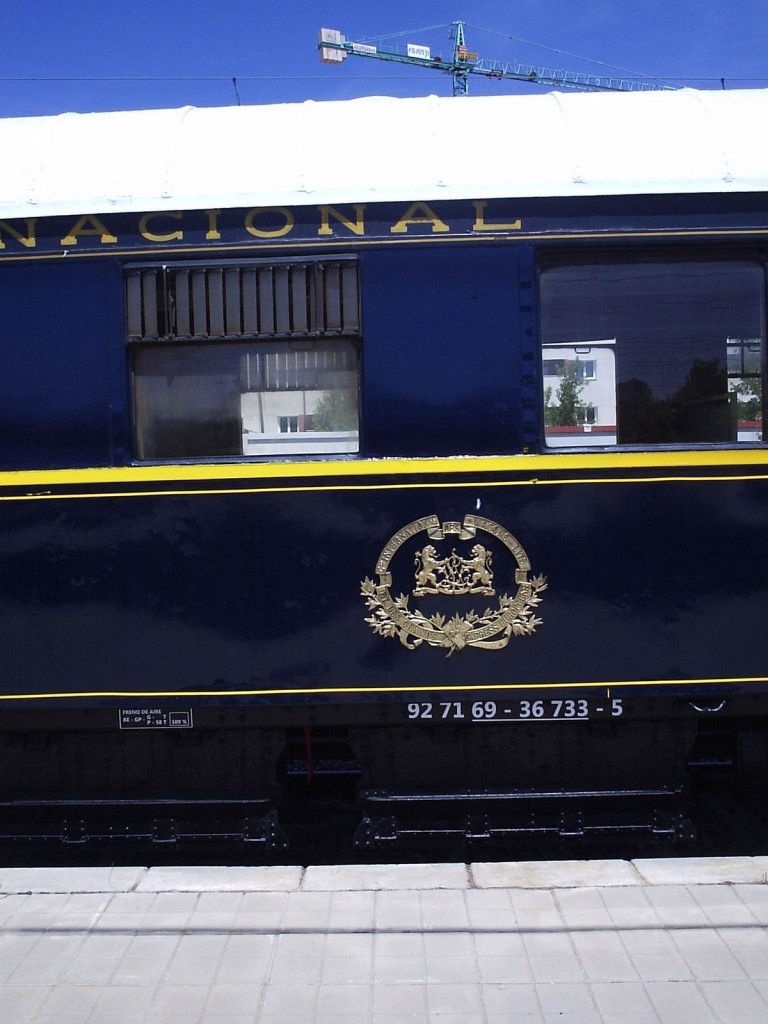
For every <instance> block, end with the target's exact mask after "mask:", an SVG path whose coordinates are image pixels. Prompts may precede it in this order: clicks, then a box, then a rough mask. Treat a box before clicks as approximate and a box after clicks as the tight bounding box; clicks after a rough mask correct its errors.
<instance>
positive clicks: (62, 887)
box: [0, 867, 147, 895]
mask: <svg viewBox="0 0 768 1024" xmlns="http://www.w3.org/2000/svg"><path fill="white" fill-rule="evenodd" d="M146 873H147V869H146V868H142V867H136V868H134V867H103V868H100V867H94V868H2V869H0V892H8V893H24V892H29V893H65V894H67V895H69V894H70V893H84V892H104V893H110V892H129V891H131V890H133V889H135V888H136V886H137V885H138V884H139V882H140V881H141V880H142V878H143V877H144V876H145V875H146Z"/></svg>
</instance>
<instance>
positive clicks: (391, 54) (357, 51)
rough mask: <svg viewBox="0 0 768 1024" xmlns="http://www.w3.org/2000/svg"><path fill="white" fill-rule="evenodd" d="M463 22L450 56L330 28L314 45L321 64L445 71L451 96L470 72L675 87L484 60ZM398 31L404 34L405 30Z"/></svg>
mask: <svg viewBox="0 0 768 1024" xmlns="http://www.w3.org/2000/svg"><path fill="white" fill-rule="evenodd" d="M464 26H465V22H463V21H452V22H451V26H450V27H451V29H452V31H451V38H452V39H453V41H454V42H453V55H452V56H451V57H450V59H444V58H443V57H441V56H433V55H432V52H431V49H430V47H428V46H422V45H420V44H416V43H408V44H407V45H406V49H405V53H402V52H401V51H400V50H398V49H397V48H396V47H393V46H382V45H381V44H379V45H373V44H371V43H368V42H354V41H352V40H349V39H347V38H346V37H345V36H343V35H342V34H341V32H339V31H338V30H337V29H333V28H321V29H320V38H319V42H318V44H317V46H318V49H319V50H320V59H321V61H323V63H324V64H341V63H342V61H345V60H346V59H347V57H350V56H354V57H373V58H375V59H376V60H388V61H394V62H395V63H397V64H410V65H411V67H419V68H432V69H433V70H435V71H446V72H448V74H450V75H452V76H453V95H454V96H466V95H467V93H468V92H469V76H470V75H484V76H485V77H486V78H512V79H514V80H515V81H518V82H530V83H534V84H536V85H555V86H562V87H564V88H568V89H585V90H587V91H592V92H598V91H599V92H650V91H657V90H661V89H675V88H676V86H674V85H666V84H657V83H656V82H652V81H645V80H642V79H633V78H602V77H600V76H598V75H584V74H580V73H579V72H575V71H564V70H561V69H557V68H542V67H536V66H534V65H532V64H518V63H517V62H511V63H505V62H503V61H498V60H486V59H485V58H483V57H480V55H479V54H477V53H472V52H471V51H470V50H468V49H467V46H466V43H465V41H464ZM445 27H446V26H444V25H433V26H432V28H445ZM418 31H420V32H427V31H430V29H419V30H418ZM402 34H403V35H405V33H402Z"/></svg>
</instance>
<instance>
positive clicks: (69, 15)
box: [0, 0, 768, 117]
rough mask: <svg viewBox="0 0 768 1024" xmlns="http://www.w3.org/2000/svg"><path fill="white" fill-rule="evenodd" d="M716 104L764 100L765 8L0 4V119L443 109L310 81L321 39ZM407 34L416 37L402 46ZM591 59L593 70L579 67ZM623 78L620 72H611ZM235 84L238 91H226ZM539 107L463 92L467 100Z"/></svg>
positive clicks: (476, 90) (347, 77)
mask: <svg viewBox="0 0 768 1024" xmlns="http://www.w3.org/2000/svg"><path fill="white" fill-rule="evenodd" d="M455 19H461V20H463V21H465V22H466V23H467V26H468V27H467V29H466V32H467V43H468V45H469V48H470V49H471V50H473V51H475V52H477V53H479V55H480V56H482V57H488V58H493V59H496V60H503V61H514V60H517V61H520V62H521V63H526V64H533V65H543V66H546V67H562V68H566V69H568V70H572V71H580V72H587V73H590V74H598V75H606V76H607V75H613V74H620V75H622V76H623V77H632V76H633V75H634V73H640V74H643V75H649V76H658V77H660V78H662V79H664V80H667V81H671V82H674V83H676V84H680V85H694V86H697V87H700V88H706V89H715V88H717V89H719V88H720V87H721V84H720V80H721V79H725V86H726V88H736V87H739V86H741V87H746V88H756V87H765V86H768V38H767V37H768V5H767V4H766V2H765V0H729V2H726V0H643V2H642V3H629V2H628V0H581V2H580V3H574V0H506V2H502V0H452V2H450V3H444V2H421V3H418V4H417V3H412V2H411V3H405V2H403V0H389V2H387V3H376V2H373V3H361V2H360V0H355V2H352V0H323V2H321V3H314V2H313V3H310V2H306V0H282V2H274V0H262V2H259V0H160V2H158V0H0V38H1V39H2V50H1V52H2V61H1V63H0V116H2V117H18V116H29V115H36V114H57V113H62V112H64V111H82V112H87V111H94V110H125V109H144V108H151V107H179V106H185V105H187V104H190V105H193V106H225V105H230V104H234V103H236V102H237V101H238V98H239V100H240V102H242V103H243V104H247V103H274V102H295V101H302V100H306V99H315V100H329V99H347V98H352V97H355V96H362V95H394V96H424V95H429V94H432V93H434V94H438V95H444V96H447V95H450V94H451V91H452V90H451V80H450V78H449V77H448V76H447V75H444V74H441V73H438V72H433V71H426V70H420V69H411V68H408V67H403V66H399V65H392V64H387V63H384V62H383V61H378V60H373V59H368V58H361V57H353V58H349V59H348V60H347V61H346V62H345V63H344V65H343V66H341V67H329V66H325V65H322V64H321V63H320V60H319V56H318V53H317V48H316V46H317V32H318V29H319V28H320V27H321V26H326V27H329V28H337V29H340V30H341V31H342V32H344V33H345V34H346V36H347V38H354V39H360V40H361V39H364V38H366V39H371V38H372V37H375V36H377V35H380V34H386V35H391V34H394V33H404V34H403V35H402V36H401V37H400V38H398V39H392V40H390V42H392V43H395V44H401V45H403V46H404V45H405V43H407V42H411V43H421V44H424V45H428V46H430V47H431V48H432V52H433V53H437V52H439V53H441V54H443V55H445V54H447V53H450V47H451V42H450V40H449V38H448V29H447V27H444V28H435V29H432V30H431V31H415V30H416V29H421V28H423V27H424V26H448V25H449V24H450V22H451V21H453V20H455ZM411 30H414V31H411ZM581 57H589V58H592V60H593V61H594V62H595V63H586V62H585V61H583V60H582V59H580V58H581ZM617 69H620V70H617ZM233 78H234V79H236V86H235V84H233V82H232V79H233ZM531 91H539V90H538V89H537V88H536V87H532V86H528V85H524V84H517V83H512V82H497V81H489V80H486V79H483V78H481V77H480V76H479V75H475V76H472V77H471V78H470V93H471V94H473V95H487V94H498V93H509V92H531Z"/></svg>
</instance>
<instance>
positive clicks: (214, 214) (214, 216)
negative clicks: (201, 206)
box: [205, 210, 221, 242]
mask: <svg viewBox="0 0 768 1024" xmlns="http://www.w3.org/2000/svg"><path fill="white" fill-rule="evenodd" d="M205 213H206V215H207V217H208V230H207V231H206V232H205V240H206V242H218V241H219V239H220V238H221V232H220V231H219V223H218V221H219V214H220V213H221V210H206V211H205Z"/></svg>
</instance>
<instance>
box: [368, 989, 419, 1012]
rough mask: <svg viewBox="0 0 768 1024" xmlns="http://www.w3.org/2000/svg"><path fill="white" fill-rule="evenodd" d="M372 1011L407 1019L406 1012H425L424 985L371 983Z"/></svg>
mask: <svg viewBox="0 0 768 1024" xmlns="http://www.w3.org/2000/svg"><path fill="white" fill-rule="evenodd" d="M373 1013H374V1018H375V1017H376V1015H382V1016H384V1015H391V1014H396V1015H399V1016H400V1019H401V1020H407V1019H409V1018H408V1014H419V1015H424V1016H426V1014H427V992H426V985H423V984H415V985H400V984H388V983H387V984H378V983H377V984H375V985H373Z"/></svg>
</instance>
